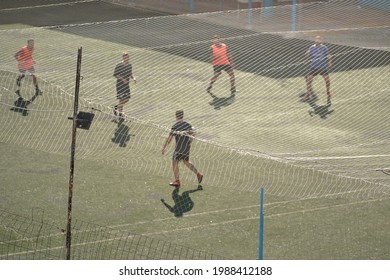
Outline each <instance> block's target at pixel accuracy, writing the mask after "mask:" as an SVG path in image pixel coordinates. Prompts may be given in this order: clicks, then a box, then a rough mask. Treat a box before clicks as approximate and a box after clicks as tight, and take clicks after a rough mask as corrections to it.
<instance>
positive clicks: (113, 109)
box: [112, 106, 118, 116]
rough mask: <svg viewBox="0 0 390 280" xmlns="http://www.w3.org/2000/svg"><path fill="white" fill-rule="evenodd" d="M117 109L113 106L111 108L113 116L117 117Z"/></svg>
mask: <svg viewBox="0 0 390 280" xmlns="http://www.w3.org/2000/svg"><path fill="white" fill-rule="evenodd" d="M117 109H118V108H117V107H116V106H113V107H112V112H113V113H114V116H118V111H117Z"/></svg>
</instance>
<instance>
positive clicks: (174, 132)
mask: <svg viewBox="0 0 390 280" xmlns="http://www.w3.org/2000/svg"><path fill="white" fill-rule="evenodd" d="M183 117H184V112H183V110H178V111H176V123H175V124H174V125H173V126H172V129H171V132H170V133H169V135H168V137H167V139H166V140H165V142H164V145H163V148H162V151H161V153H162V154H163V155H164V154H165V149H166V148H167V146H168V145H169V143H171V141H172V138H173V137H175V141H176V145H175V150H174V152H173V157H172V169H173V174H174V176H175V181H173V182H172V183H170V185H171V186H174V187H180V178H179V162H180V161H183V163H184V164H185V166H187V167H188V168H189V169H190V170H191V171H192V172H193V173H194V174H196V176H197V179H198V183H199V184H200V183H201V182H202V179H203V174H202V173H200V172H198V170H197V169H196V167H195V166H194V165H193V164H192V163H191V162H190V149H191V142H192V137H191V135H192V134H193V130H192V126H191V124H189V123H188V122H186V121H184V120H183Z"/></svg>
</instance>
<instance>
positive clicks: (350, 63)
mask: <svg viewBox="0 0 390 280" xmlns="http://www.w3.org/2000/svg"><path fill="white" fill-rule="evenodd" d="M54 2H56V1H53V3H54ZM57 2H61V1H57ZM72 7H73V9H71V8H72ZM91 7H94V8H96V9H109V11H110V13H109V15H110V16H112V17H113V18H108V16H107V14H108V13H107V14H106V16H107V17H106V18H101V17H100V18H99V16H96V17H97V18H93V13H88V14H87V16H86V17H87V18H86V19H85V22H84V23H82V22H80V21H75V20H74V19H73V20H72V17H68V18H67V17H66V13H69V15H71V14H73V13H74V12H75V10H74V9H77V10H78V11H81V10H82V9H84V11H86V12H87V11H88V10H90V9H91ZM57 9H59V8H58V7H57V6H55V5H54V6H50V7H41V8H34V11H36V13H38V14H39V13H42V14H43V15H44V14H45V13H48V12H51V13H53V14H55V13H57V12H59V11H61V14H62V15H63V21H62V22H54V23H52V22H47V23H46V25H47V26H50V27H34V26H33V25H34V24H33V23H31V26H28V22H27V21H28V18H29V17H28V16H27V14H23V15H24V16H23V17H22V18H23V19H24V22H22V23H12V24H11V25H9V22H4V21H5V20H4V19H7V18H12V13H26V11H24V10H17V9H16V10H13V9H10V10H7V9H6V10H4V9H3V10H0V15H2V14H4V15H7V17H5V16H4V17H2V19H3V21H0V24H2V25H0V29H1V30H0V37H1V38H2V52H1V54H0V65H1V68H0V114H1V116H2V117H1V119H0V130H1V131H2V133H1V135H0V154H1V158H2V160H1V162H0V174H1V177H2V183H1V185H0V193H1V196H0V208H1V209H2V210H1V211H0V212H1V213H2V214H0V226H1V230H0V242H1V243H0V259H7V258H11V259H12V258H15V259H18V258H22V259H25V258H27V259H30V258H38V259H40V258H46V255H45V254H46V252H50V250H51V249H50V248H56V249H53V250H60V251H61V250H63V248H62V249H58V248H59V247H60V248H61V246H63V245H65V239H64V238H62V237H63V235H61V233H62V231H63V229H64V228H65V226H66V214H67V199H68V179H69V160H70V145H71V130H72V121H70V120H69V119H68V117H71V116H72V114H73V95H74V87H75V76H76V61H77V50H78V48H80V47H82V65H81V75H82V80H81V85H80V100H79V101H80V104H79V110H80V111H85V112H92V113H93V114H94V115H95V117H94V120H93V122H92V124H91V127H90V129H89V130H81V129H79V130H78V131H77V148H76V162H75V182H74V197H73V217H74V219H75V221H78V222H75V224H76V225H75V230H78V231H80V234H79V235H77V234H76V235H75V238H76V239H75V240H74V243H73V244H74V246H75V249H74V250H75V257H74V258H79V259H93V258H96V259H99V258H113V254H110V253H109V252H112V251H115V249H113V246H114V245H112V244H110V245H106V246H107V249H106V250H105V253H104V254H102V255H98V254H94V251H93V248H94V247H93V246H103V245H101V244H105V243H104V242H106V241H105V240H106V239H105V238H107V236H104V237H101V236H99V234H96V235H94V234H93V233H88V235H86V237H84V236H83V235H82V234H83V232H93V231H92V230H89V231H88V230H87V229H89V227H88V226H86V224H90V225H91V228H92V227H93V228H95V227H94V226H92V225H99V226H101V227H104V230H105V231H109V232H110V234H113V233H114V232H115V233H117V232H119V233H121V234H124V233H125V234H127V233H129V234H135V235H140V236H145V237H146V238H150V240H157V242H160V241H161V242H164V243H166V244H169V247H170V248H172V247H175V246H179V247H180V248H187V249H188V248H190V249H193V250H196V251H200V252H206V253H207V254H212V255H213V258H226V259H256V258H257V254H258V238H259V236H258V235H259V211H260V198H259V196H260V195H259V189H260V188H261V187H263V188H264V190H265V235H264V240H265V244H264V258H265V259H389V257H390V255H389V251H390V239H389V238H388V236H389V235H388V232H389V230H390V220H389V215H390V201H389V195H390V177H389V170H390V166H389V164H388V159H389V157H390V145H389V144H390V143H389V142H390V140H389V139H390V134H389V131H390V115H389V113H388V108H389V104H390V97H389V96H390V95H389V90H390V88H389V83H388V80H389V78H390V71H389V70H390V66H389V65H390V53H389V52H388V50H386V49H379V48H360V47H358V46H356V45H352V46H350V45H348V40H349V37H348V34H349V33H347V35H345V37H343V36H344V35H343V34H341V35H340V36H341V37H340V38H345V39H344V41H343V43H344V44H337V43H335V42H334V41H333V42H327V41H326V36H324V38H325V39H324V41H325V44H326V45H328V46H329V48H330V50H331V52H332V53H333V54H334V67H333V69H332V71H331V73H330V77H331V82H332V94H333V100H332V104H331V105H330V104H327V103H326V94H325V85H324V82H323V80H322V78H321V77H316V78H315V79H314V81H313V91H314V99H313V100H312V101H311V102H302V101H301V98H302V95H303V94H304V93H305V79H304V75H305V71H306V70H307V62H306V61H305V58H304V55H303V54H304V52H305V50H306V49H307V47H308V46H310V45H311V44H312V42H311V41H308V40H306V38H303V37H304V36H302V34H298V35H297V36H296V37H293V36H292V35H291V34H290V33H288V34H287V33H286V34H279V33H273V32H271V33H264V32H258V31H256V30H253V29H245V28H240V27H238V26H236V27H232V22H229V24H226V25H222V24H221V23H219V22H215V21H212V20H211V19H209V18H212V17H213V14H210V15H208V14H205V15H200V16H199V17H198V16H196V15H184V16H161V17H156V18H152V17H150V16H152V15H150V14H147V15H146V16H145V18H142V17H139V15H140V13H137V15H138V17H139V18H138V19H126V13H125V11H126V10H129V11H130V10H131V8H127V7H126V8H124V7H118V6H115V5H110V4H107V3H101V2H97V3H95V2H86V3H78V4H75V5H71V6H69V7H68V6H66V9H63V10H57ZM115 11H117V12H118V16H117V17H116V18H115ZM65 12H66V13H65ZM138 12H139V11H138ZM129 13H130V12H129ZM94 14H96V15H101V14H104V13H97V12H95V13H94ZM119 14H120V15H119ZM229 15H230V16H231V19H236V15H235V14H231V13H227V16H229ZM57 19H58V18H57ZM65 19H67V20H68V22H64V21H65ZM205 19H207V20H205ZM31 20H36V17H34V18H33V19H31ZM78 20H80V19H79V18H78ZM40 21H41V20H40ZM35 25H37V26H41V25H43V24H42V23H41V22H39V23H35ZM389 25H390V22H388V23H387V26H389ZM383 26H386V23H384V24H383ZM263 28H265V27H263ZM380 30H382V31H384V32H385V33H383V34H385V35H383V34H382V33H381V34H382V35H375V34H376V33H375V32H374V33H373V35H371V36H386V34H388V32H389V31H388V30H389V29H388V27H387V28H383V27H381V28H380ZM333 32H336V31H333ZM340 32H346V31H345V30H343V31H340ZM214 34H220V36H221V38H222V40H223V41H224V42H226V43H227V44H228V46H231V50H232V52H233V53H234V57H235V64H236V66H235V75H236V81H237V89H238V92H237V94H236V96H235V97H231V96H230V93H229V78H228V75H227V74H226V73H223V74H222V75H221V77H220V78H219V80H218V81H217V82H216V84H215V86H214V88H213V90H214V94H215V95H216V96H217V97H216V98H214V99H213V98H211V97H210V96H209V95H208V94H207V93H206V88H207V85H208V82H209V80H210V78H211V76H212V67H211V65H210V63H209V61H208V55H209V53H208V51H209V47H210V45H211V44H212V40H211V38H212V36H213V35H214ZM332 36H334V33H332ZM30 37H33V38H34V39H35V43H36V50H35V53H34V59H35V60H36V69H37V76H38V79H39V83H40V87H41V89H42V90H43V95H42V96H38V97H36V98H33V96H34V91H33V90H34V88H33V86H32V81H31V78H30V77H26V79H25V80H23V83H22V88H21V93H22V96H23V98H24V100H20V99H18V96H17V95H16V94H15V93H14V91H15V88H16V86H15V79H16V77H17V74H18V73H17V72H16V67H15V60H14V59H13V54H14V53H15V51H16V50H17V49H18V48H20V47H21V46H22V45H23V44H25V41H26V39H27V38H30ZM376 39H377V38H376ZM385 39H386V38H385ZM368 40H369V39H368ZM123 51H127V52H128V53H129V54H130V62H131V63H132V65H133V70H134V75H135V76H136V77H137V84H131V91H132V97H131V99H130V102H129V103H128V104H127V105H126V106H125V111H124V112H125V114H126V118H127V120H126V121H125V122H123V123H118V122H116V121H115V117H114V116H113V114H112V109H111V107H112V105H114V104H115V102H116V99H115V78H114V77H113V76H112V75H113V70H114V67H115V64H116V63H118V62H119V61H120V58H121V53H122V52H123ZM177 109H183V110H184V112H185V119H186V120H188V121H189V122H190V123H191V124H192V125H193V126H194V127H195V128H196V131H197V134H196V136H195V140H194V143H193V147H192V150H191V161H192V162H194V164H195V165H196V166H197V167H198V169H199V170H200V171H202V172H203V173H204V174H205V177H204V181H203V183H202V185H203V190H200V191H196V192H192V193H190V197H191V199H192V201H193V202H194V208H193V209H192V210H191V211H190V212H186V213H184V215H183V217H182V218H175V217H174V215H173V214H172V213H170V212H169V210H168V209H167V208H166V207H165V206H164V205H163V204H162V203H161V199H164V200H165V201H166V202H167V203H168V204H170V205H173V203H174V202H173V200H172V197H171V196H172V193H173V191H174V189H173V188H172V187H170V186H169V185H168V183H169V182H170V181H171V180H172V177H173V175H172V171H171V153H172V150H173V145H172V144H171V146H170V149H169V150H168V151H167V153H166V155H164V156H163V155H161V148H162V145H163V142H164V140H165V137H166V136H167V135H168V133H169V129H170V127H171V125H172V124H173V122H174V112H175V111H176V110H177ZM180 171H181V180H182V182H183V183H182V184H183V186H182V187H181V188H180V192H179V194H183V193H184V192H186V191H190V190H196V188H197V183H196V178H195V176H194V175H193V174H192V173H191V172H190V171H188V170H187V169H186V168H185V166H183V165H181V166H180ZM37 212H38V213H40V214H39V215H38V216H40V215H41V216H40V217H43V218H44V220H45V223H46V224H50V225H56V226H57V229H56V230H57V231H58V232H56V230H53V231H51V232H50V233H49V232H47V233H43V232H42V233H40V234H42V240H44V239H45V234H47V236H54V235H56V236H57V235H58V236H59V238H58V240H56V241H55V242H53V244H50V245H46V244H44V243H43V241H42V243H39V246H41V247H42V248H41V249H42V250H41V251H40V253H39V254H38V253H37V254H38V255H34V254H35V253H36V252H35V253H31V250H30V249H28V248H30V247H29V246H30V245H25V244H24V243H25V242H26V241H25V239H26V238H27V239H28V238H33V237H34V236H28V233H29V230H30V228H29V227H28V226H27V227H25V226H24V224H26V223H27V222H26V220H25V218H26V217H31V216H32V214H33V217H35V221H36V213H37ZM7 213H12V215H14V216H12V215H8V214H7ZM34 213H35V214H34ZM42 215H43V216H42ZM11 216H12V217H15V218H13V219H10V218H9V217H11ZM22 217H23V218H22ZM22 224H23V225H22ZM15 225H16V226H15ZM18 227H19V228H18ZM96 227H97V226H96ZM52 228H55V226H54V227H52ZM78 236H81V237H80V239H77V237H78ZM121 236H122V235H121ZM126 236H127V235H126ZM108 239H109V238H107V240H108ZM61 242H62V243H61ZM107 242H111V241H107ZM27 243H28V242H27ZM31 243H33V242H31ZM96 244H98V245H96ZM89 246H91V247H89ZM13 247H18V250H16V251H17V253H15V252H12V250H11V252H9V251H10V248H13ZM43 247H45V248H43ZM87 247H88V248H92V249H86V248H87ZM157 247H158V246H157ZM99 248H100V247H99ZM158 248H159V247H158ZM101 250H103V249H101ZM117 250H118V249H117ZM151 250H152V248H150V249H149V251H148V254H146V257H145V255H143V257H139V256H136V258H150V259H153V258H167V259H169V258H173V257H172V255H170V254H167V255H164V254H161V253H159V251H158V250H157V249H156V253H155V254H154V255H153V254H152V253H150V251H151ZM42 252H43V253H42ZM48 254H49V253H48ZM50 254H51V258H58V256H59V255H60V254H55V253H53V252H51V253H50ZM53 256H56V257H53ZM175 256H176V255H175ZM121 257H122V258H123V255H122V256H121ZM186 257H187V258H194V257H193V256H191V255H190V256H186ZM175 258H176V257H175ZM180 258H183V256H180ZM198 258H202V256H200V257H198Z"/></svg>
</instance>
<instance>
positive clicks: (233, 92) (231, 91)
mask: <svg viewBox="0 0 390 280" xmlns="http://www.w3.org/2000/svg"><path fill="white" fill-rule="evenodd" d="M230 93H231V94H232V95H236V87H232V88H231V89H230Z"/></svg>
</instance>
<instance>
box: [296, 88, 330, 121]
mask: <svg viewBox="0 0 390 280" xmlns="http://www.w3.org/2000/svg"><path fill="white" fill-rule="evenodd" d="M299 97H300V98H301V101H302V102H307V103H308V104H309V105H310V107H311V108H312V109H313V110H310V111H309V115H310V116H311V117H313V116H315V115H318V116H319V117H320V118H321V119H326V118H327V117H328V115H330V114H332V113H333V112H334V109H332V110H330V107H331V106H332V103H331V102H329V101H328V102H327V103H326V105H317V100H318V97H317V95H316V94H315V93H314V92H313V93H312V94H311V97H310V99H309V100H308V101H304V97H305V93H303V94H301V95H300V96H299Z"/></svg>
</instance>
